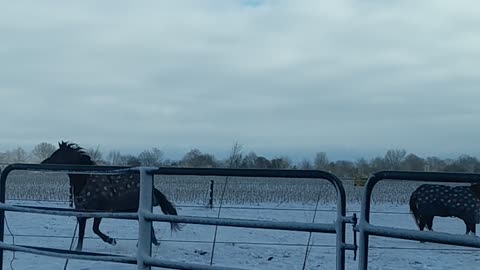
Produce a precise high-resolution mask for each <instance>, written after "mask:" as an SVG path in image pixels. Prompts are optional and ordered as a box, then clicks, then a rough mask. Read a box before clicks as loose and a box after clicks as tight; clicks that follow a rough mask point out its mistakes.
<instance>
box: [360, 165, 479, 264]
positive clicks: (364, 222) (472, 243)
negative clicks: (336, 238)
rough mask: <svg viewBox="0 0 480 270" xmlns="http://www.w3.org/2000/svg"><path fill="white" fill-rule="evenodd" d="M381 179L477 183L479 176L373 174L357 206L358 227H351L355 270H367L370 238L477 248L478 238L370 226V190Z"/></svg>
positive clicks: (410, 173)
mask: <svg viewBox="0 0 480 270" xmlns="http://www.w3.org/2000/svg"><path fill="white" fill-rule="evenodd" d="M381 180H397V181H425V182H455V183H473V182H477V183H478V182H480V174H467V173H433V172H405V171H382V172H377V173H375V174H373V175H372V176H371V177H370V178H369V179H368V181H367V183H366V185H365V190H364V192H363V199H362V206H361V207H362V208H361V217H360V220H359V223H358V225H357V226H355V230H356V231H359V232H360V243H359V260H358V270H366V269H368V241H369V236H370V235H375V236H383V237H391V238H398V239H407V240H417V241H425V242H432V243H439V244H449V245H457V246H465V247H480V238H478V237H471V236H466V235H456V234H449V233H441V232H431V231H424V232H422V231H418V230H408V229H400V228H391V227H383V226H375V225H372V224H370V203H371V196H372V190H373V188H374V187H375V185H376V184H377V183H378V182H379V181H381Z"/></svg>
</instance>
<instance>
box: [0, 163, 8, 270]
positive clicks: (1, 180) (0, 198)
mask: <svg viewBox="0 0 480 270" xmlns="http://www.w3.org/2000/svg"><path fill="white" fill-rule="evenodd" d="M1 172H2V168H0V175H1V177H0V202H1V203H5V182H6V181H7V179H6V178H7V176H6V174H5V175H3V173H1ZM4 222H5V210H3V209H2V210H0V242H3V241H4V239H3V233H4V231H5V224H4ZM0 270H3V249H0Z"/></svg>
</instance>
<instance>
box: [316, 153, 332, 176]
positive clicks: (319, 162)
mask: <svg viewBox="0 0 480 270" xmlns="http://www.w3.org/2000/svg"><path fill="white" fill-rule="evenodd" d="M329 163H330V162H329V161H328V157H327V153H325V152H318V153H317V154H315V158H314V160H313V166H314V168H315V169H316V170H323V171H326V170H327V169H328V164H329Z"/></svg>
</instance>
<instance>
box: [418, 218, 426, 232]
mask: <svg viewBox="0 0 480 270" xmlns="http://www.w3.org/2000/svg"><path fill="white" fill-rule="evenodd" d="M418 228H419V229H420V231H423V229H425V219H424V218H423V217H421V218H420V222H419V223H418Z"/></svg>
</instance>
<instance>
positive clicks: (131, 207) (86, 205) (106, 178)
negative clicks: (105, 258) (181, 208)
mask: <svg viewBox="0 0 480 270" xmlns="http://www.w3.org/2000/svg"><path fill="white" fill-rule="evenodd" d="M58 146H59V148H58V149H57V150H56V151H55V152H53V154H52V155H51V156H50V157H48V158H47V159H45V160H44V161H42V164H75V165H96V164H95V162H94V161H92V159H91V158H90V156H89V155H88V154H87V153H86V152H85V151H84V150H83V148H81V147H79V146H78V145H77V144H75V143H69V142H63V141H62V142H60V143H59V144H58ZM68 176H69V178H70V187H71V189H70V190H71V194H70V195H71V199H72V201H73V202H74V207H75V209H80V210H91V211H109V212H116V211H117V212H118V211H121V212H137V211H138V204H139V183H140V181H139V180H140V179H139V178H140V177H139V175H138V174H134V173H131V174H121V175H98V174H97V175H94V174H74V173H70V174H68ZM72 197H73V198H72ZM152 203H153V206H157V205H159V206H160V208H161V210H162V212H163V213H164V214H167V215H177V210H176V208H175V206H174V205H173V203H171V202H170V201H169V200H168V199H167V197H166V196H165V195H164V194H163V193H162V192H160V191H159V190H158V189H157V188H154V190H153V201H152ZM101 220H102V218H94V220H93V232H94V233H95V234H97V235H98V236H99V237H100V238H101V239H102V240H103V241H105V242H107V243H109V244H111V245H115V244H116V240H115V239H114V238H111V237H110V236H108V235H106V234H104V233H103V232H101V231H100V222H101ZM77 221H78V224H79V230H78V243H77V247H76V250H82V248H83V239H84V235H85V226H86V221H87V218H84V217H77ZM170 225H171V230H172V231H179V230H181V227H182V226H181V225H180V224H179V223H176V222H170ZM152 243H153V244H154V245H159V242H158V240H157V239H156V237H155V232H154V230H152Z"/></svg>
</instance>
